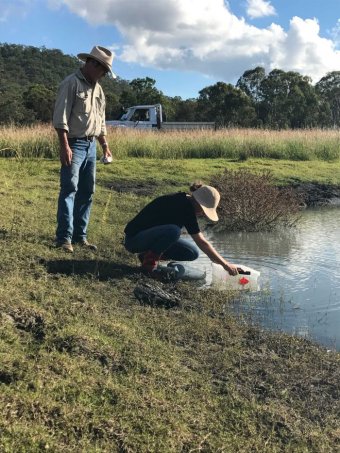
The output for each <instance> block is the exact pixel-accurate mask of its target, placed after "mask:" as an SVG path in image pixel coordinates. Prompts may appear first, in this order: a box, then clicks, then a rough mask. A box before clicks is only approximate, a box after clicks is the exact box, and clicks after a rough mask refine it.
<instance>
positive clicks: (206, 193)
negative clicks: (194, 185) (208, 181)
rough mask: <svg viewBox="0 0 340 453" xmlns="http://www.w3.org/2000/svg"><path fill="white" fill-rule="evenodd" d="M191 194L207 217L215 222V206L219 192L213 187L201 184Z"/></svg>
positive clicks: (216, 219)
mask: <svg viewBox="0 0 340 453" xmlns="http://www.w3.org/2000/svg"><path fill="white" fill-rule="evenodd" d="M192 196H193V197H194V198H195V200H196V201H197V203H198V204H199V205H200V206H201V208H202V209H203V211H204V214H205V215H206V216H207V217H208V219H209V220H212V221H213V222H217V221H218V215H217V212H216V208H217V206H218V203H219V202H220V198H221V196H220V194H219V192H218V191H217V190H216V189H215V188H214V187H211V186H201V187H199V188H198V189H196V190H195V191H194V192H193V193H192Z"/></svg>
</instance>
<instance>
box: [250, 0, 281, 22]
mask: <svg viewBox="0 0 340 453" xmlns="http://www.w3.org/2000/svg"><path fill="white" fill-rule="evenodd" d="M247 14H248V16H249V17H251V18H252V19H255V18H258V17H264V16H273V15H275V14H276V11H275V8H274V6H273V5H271V3H270V1H266V0H247Z"/></svg>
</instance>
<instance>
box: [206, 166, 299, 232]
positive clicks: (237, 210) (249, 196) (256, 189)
mask: <svg viewBox="0 0 340 453" xmlns="http://www.w3.org/2000/svg"><path fill="white" fill-rule="evenodd" d="M212 185H213V186H214V187H216V188H217V189H218V190H219V192H220V193H221V202H220V205H219V208H218V211H219V216H220V222H219V228H220V229H223V230H229V231H270V230H273V229H274V228H276V227H278V226H286V227H287V226H289V227H290V226H293V225H294V224H295V223H296V221H297V220H298V216H297V213H298V211H299V209H300V205H301V202H300V198H299V197H298V195H296V194H295V193H294V192H293V190H292V189H290V188H278V187H276V186H275V185H274V183H273V176H272V174H271V173H270V172H269V171H264V172H257V173H252V172H250V171H249V170H243V169H241V170H227V169H225V170H224V173H222V174H221V175H217V176H215V177H214V178H213V179H212Z"/></svg>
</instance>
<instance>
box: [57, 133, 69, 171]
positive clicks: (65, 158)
mask: <svg viewBox="0 0 340 453" xmlns="http://www.w3.org/2000/svg"><path fill="white" fill-rule="evenodd" d="M56 131H57V134H58V138H59V146H60V149H59V156H60V162H61V165H62V166H63V167H70V166H71V162H72V150H71V148H70V145H69V144H68V140H67V131H66V130H65V129H56Z"/></svg>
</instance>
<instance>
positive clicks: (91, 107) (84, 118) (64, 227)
mask: <svg viewBox="0 0 340 453" xmlns="http://www.w3.org/2000/svg"><path fill="white" fill-rule="evenodd" d="M78 58H79V59H80V60H82V61H85V65H84V66H83V67H82V68H81V69H78V71H77V72H75V73H74V74H71V75H69V76H68V77H66V79H64V80H63V82H62V83H61V84H60V86H59V90H58V94H57V99H56V103H55V109H54V114H53V126H54V127H55V129H56V131H57V134H58V138H59V143H60V161H61V170H60V193H59V199H58V212H57V224H58V225H57V231H56V246H57V247H59V248H61V249H63V250H64V251H65V252H68V253H73V245H72V244H79V245H81V246H83V247H85V248H87V249H89V250H92V251H96V250H97V247H96V246H95V245H93V244H90V243H89V242H88V241H87V226H88V223H89V218H90V211H91V205H92V197H93V193H94V190H95V176H96V139H98V141H99V143H100V145H101V147H102V150H103V155H104V159H105V160H106V161H110V159H112V156H111V151H110V149H109V146H108V143H107V141H106V126H105V96H104V93H103V90H102V87H101V86H100V85H99V83H98V81H99V80H100V79H101V78H102V77H104V76H105V75H106V74H108V73H109V72H110V73H111V74H112V76H113V77H116V76H115V75H114V74H113V73H112V70H111V66H112V60H113V54H112V52H111V51H110V50H108V49H105V48H104V47H100V46H95V47H93V49H92V50H91V53H89V54H88V53H80V54H78Z"/></svg>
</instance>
